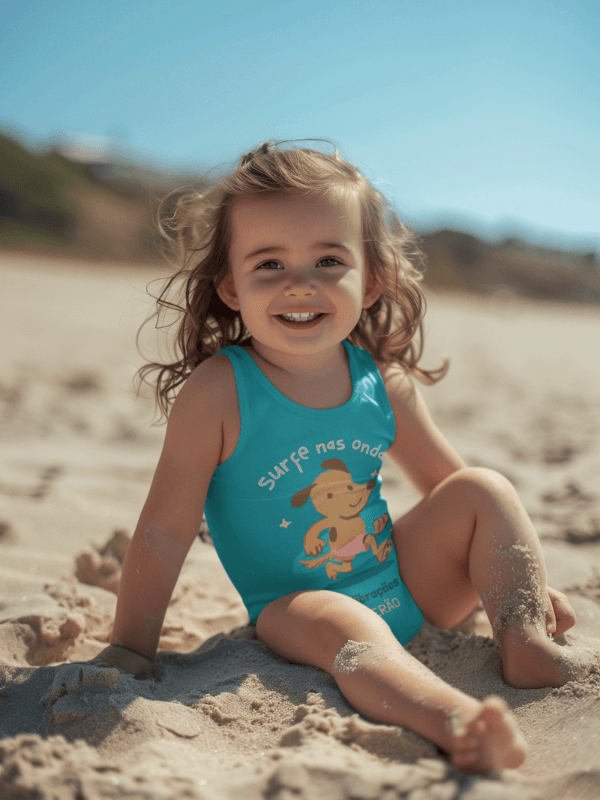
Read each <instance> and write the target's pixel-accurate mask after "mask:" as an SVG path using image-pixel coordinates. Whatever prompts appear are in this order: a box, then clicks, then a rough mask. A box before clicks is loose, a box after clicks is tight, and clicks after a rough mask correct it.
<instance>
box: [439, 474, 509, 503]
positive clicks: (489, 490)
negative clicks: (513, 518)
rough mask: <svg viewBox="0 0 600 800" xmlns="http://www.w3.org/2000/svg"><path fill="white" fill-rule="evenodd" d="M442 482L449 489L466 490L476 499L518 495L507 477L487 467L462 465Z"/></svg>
mask: <svg viewBox="0 0 600 800" xmlns="http://www.w3.org/2000/svg"><path fill="white" fill-rule="evenodd" d="M444 484H445V485H446V487H447V488H448V489H450V490H451V491H458V492H466V493H468V494H469V495H470V496H472V497H474V498H476V499H478V498H479V499H488V498H490V497H491V498H495V499H498V500H500V499H503V498H506V497H511V498H517V497H518V495H517V492H516V490H515V487H514V486H513V485H512V483H511V482H510V481H509V480H508V478H505V477H504V475H502V474H501V473H500V472H496V470H493V469H488V468H487V467H463V468H462V469H459V470H457V471H456V472H453V473H452V475H450V476H449V477H448V478H446V480H445V481H444Z"/></svg>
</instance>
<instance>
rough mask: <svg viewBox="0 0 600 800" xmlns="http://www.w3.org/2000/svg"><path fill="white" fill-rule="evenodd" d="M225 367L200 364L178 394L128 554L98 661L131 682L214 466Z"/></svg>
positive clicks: (153, 640)
mask: <svg viewBox="0 0 600 800" xmlns="http://www.w3.org/2000/svg"><path fill="white" fill-rule="evenodd" d="M224 362H226V364H224ZM227 365H229V361H228V360H227V359H226V358H225V357H222V358H218V357H215V358H214V359H210V360H209V361H206V362H204V363H203V364H201V365H200V366H199V367H197V368H196V370H195V371H194V373H193V374H192V375H191V376H190V378H189V379H188V380H187V382H186V384H185V385H184V386H183V388H182V389H181V391H180V392H179V394H178V396H177V398H176V400H175V403H174V404H173V408H172V410H171V414H170V417H169V424H168V426H167V432H166V436H165V442H164V446H163V450H162V454H161V457H160V460H159V462H158V466H157V468H156V472H155V475H154V479H153V481H152V485H151V487H150V492H149V494H148V499H147V500H146V503H145V505H144V508H143V510H142V513H141V516H140V519H139V522H138V525H137V527H136V530H135V533H134V535H133V538H132V540H131V543H130V545H129V548H128V550H127V555H126V557H125V562H124V564H123V571H122V575H121V582H120V586H119V595H118V600H117V611H116V615H115V622H114V626H113V631H112V635H111V637H110V642H111V645H110V647H108V648H106V649H105V650H104V651H103V652H102V653H101V654H100V656H99V658H100V659H101V660H102V661H104V662H107V663H108V664H111V665H113V666H117V667H119V668H121V669H124V670H126V671H128V672H132V673H134V674H144V673H147V672H148V671H149V666H150V662H151V661H152V659H153V658H154V656H155V654H156V649H157V647H158V640H159V638H160V633H161V629H162V624H163V620H164V617H165V613H166V610H167V606H168V604H169V600H170V598H171V594H172V592H173V589H174V587H175V584H176V582H177V578H178V577H179V573H180V571H181V567H182V565H183V562H184V560H185V557H186V555H187V553H188V551H189V549H190V547H191V545H192V544H193V542H194V540H195V538H196V536H197V535H198V530H199V528H200V524H201V522H202V513H203V510H204V503H205V500H206V494H207V491H208V486H209V484H210V481H211V478H212V474H213V472H214V470H215V469H216V467H217V465H218V464H219V461H220V459H221V454H222V450H223V441H224V434H223V430H224V420H225V418H226V413H227V409H228V406H230V405H231V402H232V399H231V394H229V396H227V391H226V390H227V389H231V380H232V379H233V377H232V376H233V370H231V367H230V366H227ZM233 381H234V379H233ZM235 399H236V394H235V381H234V382H233V401H235ZM122 648H125V650H123V649H122ZM140 657H141V658H140Z"/></svg>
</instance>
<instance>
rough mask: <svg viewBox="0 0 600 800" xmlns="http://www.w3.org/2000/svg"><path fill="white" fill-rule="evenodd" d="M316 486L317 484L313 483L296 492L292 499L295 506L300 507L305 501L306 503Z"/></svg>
mask: <svg viewBox="0 0 600 800" xmlns="http://www.w3.org/2000/svg"><path fill="white" fill-rule="evenodd" d="M314 486H315V484H314V483H312V484H311V485H310V486H307V487H306V489H300V491H299V492H296V494H295V495H294V496H293V497H292V501H291V502H292V505H293V506H294V508H300V506H303V505H304V503H306V501H307V500H308V498H309V497H310V493H311V492H312V490H313V489H314Z"/></svg>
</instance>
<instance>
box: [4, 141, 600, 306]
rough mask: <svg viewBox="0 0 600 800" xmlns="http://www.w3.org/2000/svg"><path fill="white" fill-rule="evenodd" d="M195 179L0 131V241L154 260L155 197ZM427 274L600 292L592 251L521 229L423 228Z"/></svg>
mask: <svg viewBox="0 0 600 800" xmlns="http://www.w3.org/2000/svg"><path fill="white" fill-rule="evenodd" d="M190 184H191V185H194V186H196V187H197V186H198V179H197V178H196V179H194V178H190V177H189V176H187V177H186V176H181V175H174V174H172V173H167V172H161V171H160V170H155V169H149V168H144V167H141V166H136V165H135V164H133V163H126V162H125V161H122V160H116V159H114V158H112V157H110V155H105V156H104V157H101V156H99V155H98V153H96V154H94V153H91V154H87V155H86V153H85V152H82V151H79V152H77V151H76V150H74V149H73V148H71V149H70V150H69V149H68V148H65V147H56V148H54V149H53V150H50V151H48V152H46V153H45V154H42V155H40V154H32V153H30V152H28V151H27V150H26V149H25V148H24V147H23V146H22V145H20V144H19V143H17V142H16V141H15V140H13V139H12V138H10V137H9V136H6V135H3V136H2V135H0V250H2V249H4V250H7V249H11V250H23V251H28V252H39V253H40V254H46V253H47V254H53V255H64V256H72V257H74V258H88V259H98V260H100V259H102V260H117V261H121V262H130V263H135V262H143V263H148V262H152V261H159V260H161V259H162V255H161V249H160V246H161V241H160V236H159V234H158V232H157V226H156V217H157V213H158V208H159V203H160V200H161V199H162V198H163V197H165V195H166V194H167V193H168V192H169V191H172V190H175V189H178V188H179V187H181V186H185V185H187V186H189V185H190ZM421 239H422V247H423V250H424V251H425V254H426V256H427V272H426V283H427V284H428V285H430V286H432V287H438V288H444V289H449V290H455V291H456V290H458V291H467V292H474V293H484V294H490V293H498V292H502V293H507V294H508V293H514V294H517V295H520V296H524V297H531V298H539V299H553V300H565V301H569V302H599V301H600V266H599V264H598V258H597V255H596V254H595V253H591V252H587V253H586V252H567V251H561V250H556V249H550V248H545V247H540V246H536V245H533V244H531V243H528V242H526V241H523V240H520V239H505V240H504V241H503V242H501V243H496V244H492V243H490V242H486V241H483V240H481V239H479V238H477V237H476V236H474V235H472V234H470V233H465V232H460V231H454V230H446V229H445V230H438V231H435V232H433V233H423V234H422V235H421Z"/></svg>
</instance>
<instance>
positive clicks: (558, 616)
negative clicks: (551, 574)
mask: <svg viewBox="0 0 600 800" xmlns="http://www.w3.org/2000/svg"><path fill="white" fill-rule="evenodd" d="M546 591H547V592H548V603H547V606H546V630H547V631H548V633H549V634H552V638H555V637H557V636H560V635H561V633H564V632H565V631H568V630H569V628H572V627H573V625H575V622H576V621H577V617H576V616H575V611H574V610H573V606H572V605H571V603H569V600H568V598H567V597H566V595H564V594H563V593H562V592H557V591H556V589H552V588H551V587H550V586H547V587H546Z"/></svg>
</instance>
